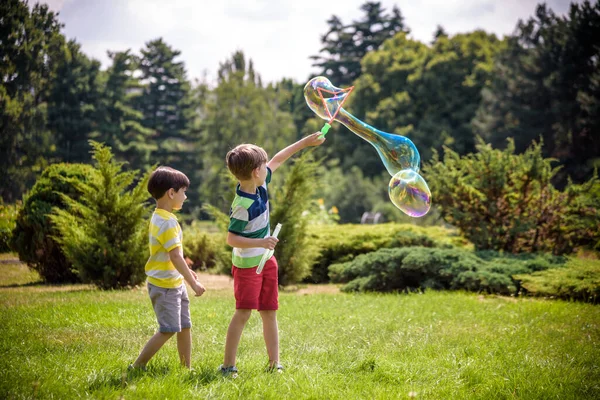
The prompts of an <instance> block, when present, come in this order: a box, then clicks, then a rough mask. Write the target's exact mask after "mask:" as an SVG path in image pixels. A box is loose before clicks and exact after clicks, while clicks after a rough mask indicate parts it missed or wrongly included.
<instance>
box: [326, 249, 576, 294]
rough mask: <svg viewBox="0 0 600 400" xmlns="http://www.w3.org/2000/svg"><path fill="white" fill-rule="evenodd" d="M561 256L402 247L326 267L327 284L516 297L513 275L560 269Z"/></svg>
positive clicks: (351, 288) (356, 288)
mask: <svg viewBox="0 0 600 400" xmlns="http://www.w3.org/2000/svg"><path fill="white" fill-rule="evenodd" d="M564 262H565V259H564V258H562V257H549V256H529V257H523V256H522V257H510V256H509V257H507V256H501V255H499V254H498V253H496V254H493V253H491V252H487V253H485V254H482V255H481V256H479V255H477V254H476V253H473V252H472V251H468V250H464V249H456V248H455V249H441V248H426V247H407V248H396V249H381V250H378V251H375V252H373V253H369V254H365V255H361V256H358V257H356V258H355V259H354V260H353V261H350V262H347V263H344V264H335V265H332V266H331V267H330V277H331V280H332V281H333V282H338V283H346V285H345V286H344V287H342V290H343V291H346V292H369V291H376V292H392V291H402V290H405V291H410V290H416V289H427V288H431V289H438V290H441V289H446V290H468V291H475V292H486V293H497V294H504V295H509V294H518V293H519V290H520V286H519V282H518V281H516V280H514V279H513V278H512V275H513V274H517V273H521V274H523V273H531V272H534V271H540V270H548V269H551V268H557V267H560V266H561V265H564Z"/></svg>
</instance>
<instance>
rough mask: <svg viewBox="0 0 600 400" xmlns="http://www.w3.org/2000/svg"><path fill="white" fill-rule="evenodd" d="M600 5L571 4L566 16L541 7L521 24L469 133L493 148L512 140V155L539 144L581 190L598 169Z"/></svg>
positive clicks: (560, 176) (561, 182)
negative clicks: (479, 137)
mask: <svg viewBox="0 0 600 400" xmlns="http://www.w3.org/2000/svg"><path fill="white" fill-rule="evenodd" d="M599 59H600V2H598V1H596V2H594V3H593V4H592V3H590V2H589V1H584V2H583V3H582V4H576V3H573V4H571V7H570V11H569V13H568V15H567V16H565V17H560V16H557V15H555V14H554V13H553V12H552V10H550V9H548V8H547V6H546V5H544V4H542V5H539V6H538V7H537V10H536V13H535V16H534V17H533V18H530V19H529V20H528V21H526V22H522V21H521V22H519V24H518V26H517V29H516V33H515V35H514V36H513V37H511V38H510V40H509V42H508V48H507V49H506V51H505V52H503V53H502V55H501V57H500V58H499V61H498V63H497V64H496V67H495V70H494V71H493V74H492V76H493V77H494V79H493V80H492V82H491V84H490V86H489V88H488V89H486V90H485V91H484V95H483V102H482V104H481V107H480V109H479V112H478V115H477V118H476V119H475V120H474V122H473V123H474V127H475V129H476V131H477V132H478V133H480V134H481V135H482V136H484V137H485V138H486V139H488V140H490V141H491V142H492V143H493V144H495V145H501V144H503V143H504V142H505V140H506V138H509V137H510V138H514V141H515V147H516V151H517V152H523V151H525V149H526V148H527V147H528V146H529V144H530V143H531V142H532V141H533V140H535V139H537V138H539V137H540V136H541V137H542V138H543V140H544V143H545V147H544V155H545V156H549V157H553V158H556V159H558V160H559V161H560V162H561V164H563V165H564V168H563V170H562V171H561V172H560V173H559V174H558V175H557V176H556V178H555V182H556V183H558V184H559V185H561V186H562V185H564V184H565V183H566V182H567V176H571V177H573V179H575V180H576V181H579V182H581V181H582V180H585V179H587V178H589V177H590V176H592V172H593V169H594V167H597V166H598V165H599V164H600V157H599V156H598V155H599V154H600V142H599V141H598V140H597V138H596V135H595V132H598V131H600V90H599V89H600V84H599V82H600V80H599V79H600V73H599V72H598V71H600V68H599V64H598V60H599Z"/></svg>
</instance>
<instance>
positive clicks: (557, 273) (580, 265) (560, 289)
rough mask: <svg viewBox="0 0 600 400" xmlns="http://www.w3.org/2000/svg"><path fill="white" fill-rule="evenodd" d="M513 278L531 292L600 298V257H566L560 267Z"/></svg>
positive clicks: (595, 300)
mask: <svg viewBox="0 0 600 400" xmlns="http://www.w3.org/2000/svg"><path fill="white" fill-rule="evenodd" d="M514 278H515V279H517V280H520V281H521V282H520V283H521V286H522V287H523V288H524V289H525V290H526V291H527V293H528V294H530V295H533V296H547V297H553V298H559V299H565V300H581V301H587V302H591V303H599V302H600V260H586V259H570V260H569V261H568V262H567V264H566V265H565V267H564V268H556V269H549V270H545V271H538V272H534V273H533V274H530V275H525V274H522V275H515V276H514Z"/></svg>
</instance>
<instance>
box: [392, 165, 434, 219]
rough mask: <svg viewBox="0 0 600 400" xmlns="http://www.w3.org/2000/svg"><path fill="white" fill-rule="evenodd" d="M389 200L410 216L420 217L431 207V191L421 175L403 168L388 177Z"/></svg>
mask: <svg viewBox="0 0 600 400" xmlns="http://www.w3.org/2000/svg"><path fill="white" fill-rule="evenodd" d="M388 194H389V195H390V200H392V203H394V205H395V206H396V207H398V208H399V209H400V210H402V211H403V212H404V213H405V214H407V215H409V216H411V217H422V216H423V215H425V214H427V212H428V211H429V209H430V208H431V191H430V190H429V186H427V182H425V179H423V177H422V176H421V175H419V174H418V173H417V172H415V171H413V170H412V169H403V170H402V171H399V172H398V173H397V174H396V175H394V176H393V177H392V179H390V183H389V184H388Z"/></svg>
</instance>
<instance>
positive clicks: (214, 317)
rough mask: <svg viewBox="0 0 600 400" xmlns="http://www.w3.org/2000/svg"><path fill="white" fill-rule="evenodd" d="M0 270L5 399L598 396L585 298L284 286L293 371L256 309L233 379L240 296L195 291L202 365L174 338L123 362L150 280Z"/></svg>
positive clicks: (142, 324)
mask: <svg viewBox="0 0 600 400" xmlns="http://www.w3.org/2000/svg"><path fill="white" fill-rule="evenodd" d="M0 269H1V270H2V274H0V354H1V355H2V356H1V357H0V398H8V399H11V398H15V399H21V398H58V399H70V398H79V397H84V398H95V399H117V398H121V396H122V398H125V399H149V398H150V399H152V398H157V399H163V398H170V399H183V398H186V399H187V398H198V399H205V398H244V399H247V398H267V399H280V398H293V399H322V398H327V399H355V398H366V399H389V398H409V394H411V395H413V396H414V395H415V393H416V397H417V398H423V399H461V398H469V399H471V398H475V399H504V398H507V399H508V398H522V399H550V398H560V399H583V398H586V399H588V398H589V399H591V398H600V383H599V382H600V329H599V325H600V308H599V307H598V306H593V305H589V304H583V303H569V302H563V301H548V300H537V299H522V300H521V299H520V300H514V299H511V298H500V297H484V296H478V295H474V294H466V293H448V292H445V293H444V292H427V293H425V294H423V295H418V294H412V295H392V294H387V295H377V294H360V295H350V294H342V293H323V294H310V295H298V294H295V293H287V292H286V293H282V294H281V296H280V303H281V307H280V313H279V326H280V335H281V337H280V341H281V361H282V363H283V364H284V365H285V366H286V371H285V373H284V374H282V375H277V374H267V373H264V372H263V369H264V367H265V365H266V352H265V349H264V342H263V339H262V332H261V325H260V318H259V317H258V315H257V314H256V313H255V314H253V316H252V318H251V319H250V322H249V325H248V326H247V327H246V330H245V332H244V335H243V337H242V342H241V345H240V350H239V353H238V368H239V369H240V376H239V377H238V378H237V379H235V380H230V379H226V378H223V377H221V376H220V375H219V374H218V373H217V371H216V368H217V366H218V365H219V364H220V363H221V361H222V357H223V346H224V341H225V333H226V329H227V325H228V323H229V319H230V317H231V314H232V312H233V308H234V299H233V296H232V294H231V292H230V291H229V290H213V291H211V290H210V287H209V288H208V289H209V291H208V292H207V293H206V295H205V296H203V297H202V298H194V299H192V320H193V323H194V324H195V325H194V328H193V341H194V349H193V354H192V361H193V364H194V371H192V372H189V371H187V370H185V369H182V368H181V367H179V366H178V360H177V350H176V346H175V341H174V340H173V341H172V342H170V343H168V344H167V345H166V346H165V347H164V348H163V349H162V350H161V351H160V352H159V353H158V354H157V356H156V357H155V358H154V359H153V360H152V361H151V363H150V364H149V370H148V371H147V372H145V373H129V374H128V373H126V372H125V368H126V367H127V365H128V364H129V363H130V362H132V361H133V360H134V359H135V358H136V357H137V355H138V352H139V350H140V349H141V348H142V346H143V345H144V344H145V342H146V341H147V340H148V338H149V337H150V336H151V335H152V334H153V333H154V331H155V328H156V325H155V320H154V315H153V312H152V309H151V306H150V301H149V299H148V298H147V293H146V292H145V290H143V289H136V290H131V291H98V290H95V289H93V288H91V287H89V286H84V285H70V286H43V285H37V284H28V282H27V280H29V282H35V281H36V280H37V278H36V277H35V276H33V275H31V274H30V275H29V277H27V275H26V274H28V272H27V270H26V268H25V267H23V266H22V265H17V264H12V265H7V264H0ZM7 271H12V272H10V273H7Z"/></svg>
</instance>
